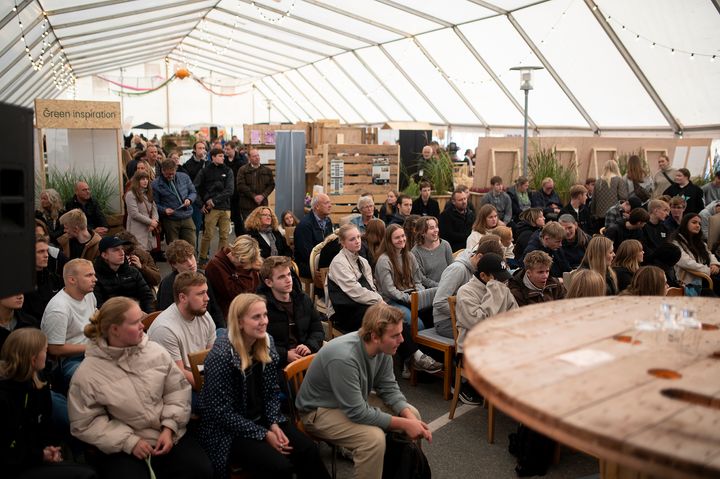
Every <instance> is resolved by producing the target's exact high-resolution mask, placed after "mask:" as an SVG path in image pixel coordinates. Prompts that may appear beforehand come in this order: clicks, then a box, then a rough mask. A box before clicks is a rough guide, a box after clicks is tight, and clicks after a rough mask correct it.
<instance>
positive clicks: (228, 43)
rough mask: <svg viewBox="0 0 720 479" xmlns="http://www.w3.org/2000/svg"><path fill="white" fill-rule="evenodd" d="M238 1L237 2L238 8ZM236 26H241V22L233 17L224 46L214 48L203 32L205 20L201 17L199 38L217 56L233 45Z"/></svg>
mask: <svg viewBox="0 0 720 479" xmlns="http://www.w3.org/2000/svg"><path fill="white" fill-rule="evenodd" d="M239 4H240V0H238V8H239ZM238 25H242V22H240V17H238V16H237V15H235V18H234V20H233V24H232V29H231V31H230V34H229V35H228V39H227V40H226V41H225V46H223V47H222V48H215V43H214V42H213V41H212V39H211V38H210V37H209V36H208V34H207V32H206V31H205V18H204V17H203V19H202V20H200V36H201V37H202V39H203V40H204V41H205V42H206V43H208V44H209V45H210V48H211V49H212V50H213V51H214V52H215V53H216V54H218V55H222V54H224V53H225V52H226V51H227V49H228V48H230V46H231V45H232V43H233V39H234V37H235V29H237V27H238Z"/></svg>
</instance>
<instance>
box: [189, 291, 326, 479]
mask: <svg viewBox="0 0 720 479" xmlns="http://www.w3.org/2000/svg"><path fill="white" fill-rule="evenodd" d="M267 326H268V316H267V308H266V306H265V300H264V298H263V297H261V296H257V295H255V294H241V295H239V296H238V297H236V298H235V299H234V300H233V302H232V304H231V305H230V313H229V315H228V336H227V337H223V338H219V339H218V341H217V343H216V344H215V346H214V347H213V349H212V350H211V351H210V353H209V354H208V356H207V358H206V359H205V370H204V371H205V384H204V386H203V389H202V391H201V393H200V411H201V414H200V431H199V437H200V441H201V442H202V444H203V446H204V447H205V450H206V451H208V452H209V454H210V459H211V461H212V465H213V467H214V469H215V477H218V478H220V477H227V476H228V475H229V472H230V471H229V467H228V466H229V464H230V463H231V462H232V463H239V464H240V465H241V466H242V468H243V470H247V471H249V472H251V473H252V474H253V475H254V476H255V475H258V477H269V478H273V479H275V478H277V479H281V478H283V479H285V478H287V479H290V478H291V477H292V476H293V472H295V473H297V477H298V478H299V479H311V478H312V479H315V478H318V479H328V478H329V477H330V476H329V475H328V472H327V470H326V469H325V466H324V465H323V463H322V460H321V459H320V455H319V453H318V450H317V446H316V445H315V443H314V442H313V441H312V440H311V439H310V438H309V437H307V436H305V435H304V434H303V433H301V432H300V431H298V430H297V429H296V428H295V426H294V425H293V424H292V423H291V422H290V421H288V420H287V418H286V417H284V416H283V414H282V413H281V412H280V399H279V387H278V381H279V378H278V375H279V374H281V373H280V367H279V358H278V353H277V351H276V350H275V347H274V341H273V338H272V336H270V335H269V334H268V333H267Z"/></svg>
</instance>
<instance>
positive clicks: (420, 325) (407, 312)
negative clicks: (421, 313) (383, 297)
mask: <svg viewBox="0 0 720 479" xmlns="http://www.w3.org/2000/svg"><path fill="white" fill-rule="evenodd" d="M389 304H390V306H393V307H395V308H397V309H399V310H400V311H402V313H403V321H405V324H407V325H408V326H410V322H411V321H412V315H411V313H410V308H408V307H407V306H405V305H404V304H402V303H398V302H397V301H390V303H389ZM423 329H425V324H424V323H423V321H422V319H420V318H418V331H422V330H423Z"/></svg>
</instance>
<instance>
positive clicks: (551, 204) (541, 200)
mask: <svg viewBox="0 0 720 479" xmlns="http://www.w3.org/2000/svg"><path fill="white" fill-rule="evenodd" d="M541 184H542V188H540V189H539V190H538V191H534V192H533V194H532V195H531V196H530V205H531V206H532V207H533V208H542V209H543V213H544V214H545V218H547V219H550V220H554V219H557V217H558V215H559V214H560V208H562V202H561V201H560V197H559V196H558V194H557V193H556V192H555V182H554V181H553V179H552V178H550V177H547V178H543V180H542V183H541Z"/></svg>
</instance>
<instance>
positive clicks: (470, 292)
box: [455, 276, 518, 353]
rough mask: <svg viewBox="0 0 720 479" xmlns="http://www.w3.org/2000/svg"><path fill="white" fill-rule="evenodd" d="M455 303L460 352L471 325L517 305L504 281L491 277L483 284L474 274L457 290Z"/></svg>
mask: <svg viewBox="0 0 720 479" xmlns="http://www.w3.org/2000/svg"><path fill="white" fill-rule="evenodd" d="M456 304H457V306H456V309H457V310H456V315H455V317H456V318H457V329H458V340H457V345H458V352H459V353H461V352H462V345H463V342H464V341H465V336H467V333H468V331H470V330H471V329H472V327H473V326H475V325H476V324H478V323H479V322H480V321H483V320H485V319H488V318H490V317H492V316H495V315H496V314H500V313H504V312H505V311H510V310H511V309H515V308H517V307H518V304H517V301H515V297H514V296H513V295H512V293H511V292H510V290H509V289H508V287H507V286H505V284H504V283H501V282H500V281H497V280H494V279H492V280H490V281H488V282H487V284H485V283H483V282H482V281H480V280H479V279H477V277H475V276H473V277H472V279H471V280H470V282H469V283H467V284H464V285H463V286H462V287H461V288H460V289H459V290H458V293H457V303H456Z"/></svg>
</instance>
